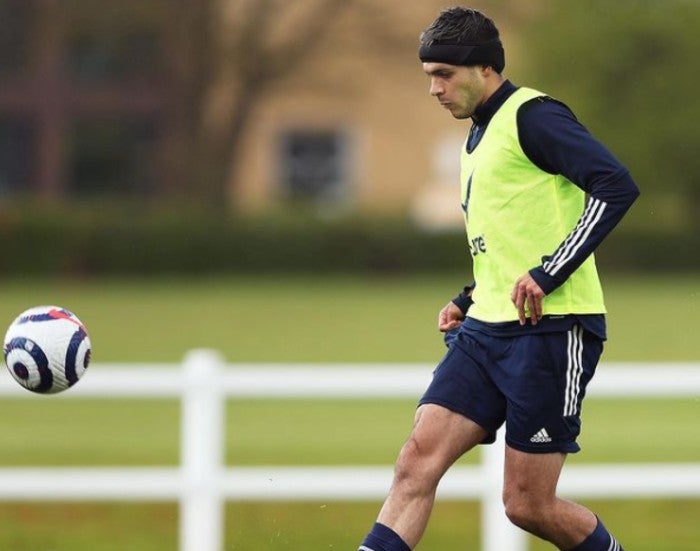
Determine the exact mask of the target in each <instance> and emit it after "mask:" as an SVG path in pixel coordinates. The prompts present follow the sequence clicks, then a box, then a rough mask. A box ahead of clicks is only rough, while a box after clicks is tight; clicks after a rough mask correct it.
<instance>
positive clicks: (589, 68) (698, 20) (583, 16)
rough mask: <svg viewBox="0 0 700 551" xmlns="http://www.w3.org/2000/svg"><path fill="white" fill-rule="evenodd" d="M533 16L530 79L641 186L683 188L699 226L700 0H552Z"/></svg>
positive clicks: (688, 217) (670, 191)
mask: <svg viewBox="0 0 700 551" xmlns="http://www.w3.org/2000/svg"><path fill="white" fill-rule="evenodd" d="M530 22H531V25H529V26H527V27H528V28H527V31H526V40H525V41H524V42H525V43H526V44H527V46H528V48H529V51H528V52H527V58H526V59H524V60H523V61H524V62H528V64H529V71H530V74H531V77H528V78H529V82H531V83H536V85H537V86H538V87H542V88H543V89H545V90H547V91H548V92H549V93H552V94H554V95H557V96H560V97H561V98H562V99H563V100H564V101H566V102H567V103H568V104H569V105H570V106H571V107H572V108H573V109H574V111H575V112H576V114H577V116H578V117H579V119H580V120H581V121H582V122H583V123H584V124H586V125H587V126H588V127H589V128H591V129H592V130H593V132H594V133H595V134H596V135H598V136H599V137H600V138H601V139H602V141H604V142H605V143H606V144H607V145H609V146H610V148H611V149H612V150H613V151H615V153H616V154H617V155H618V156H619V157H620V158H621V160H623V162H625V163H626V164H627V166H628V167H629V168H630V170H631V171H632V173H633V175H634V177H635V179H636V180H637V181H638V183H639V185H640V187H642V189H643V190H644V191H646V192H650V193H651V194H659V195H661V194H667V195H674V194H678V195H677V196H678V197H679V201H678V202H679V203H680V204H682V205H684V207H685V209H686V212H685V213H680V214H681V216H682V217H683V219H684V220H683V223H684V224H685V225H686V227H687V226H688V225H692V227H693V228H694V230H695V232H696V233H697V232H698V230H700V217H698V216H697V212H698V210H700V184H699V182H700V155H698V154H697V151H698V149H700V131H699V130H698V121H699V120H700V96H698V94H697V93H696V86H697V69H696V68H695V67H696V66H695V63H696V60H697V59H698V58H699V57H700V41H698V39H697V35H696V34H695V33H696V32H698V30H700V4H699V3H697V2H688V1H685V0H665V1H663V2H662V1H654V0H618V1H617V2H608V1H607V0H589V1H588V2H578V1H576V0H549V1H544V2H541V3H540V9H539V10H537V12H536V15H535V16H533V17H532V18H531V19H530ZM647 223H648V225H651V224H652V221H651V220H647Z"/></svg>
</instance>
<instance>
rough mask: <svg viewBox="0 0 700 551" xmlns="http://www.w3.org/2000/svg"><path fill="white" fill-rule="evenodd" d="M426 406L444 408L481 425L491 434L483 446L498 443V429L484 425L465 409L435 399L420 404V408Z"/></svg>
mask: <svg viewBox="0 0 700 551" xmlns="http://www.w3.org/2000/svg"><path fill="white" fill-rule="evenodd" d="M426 404H432V405H435V406H441V407H444V408H446V409H449V410H450V411H451V412H453V413H457V414H459V415H462V416H464V417H466V418H467V419H469V420H470V421H472V422H474V423H476V424H477V425H479V426H480V427H481V428H482V429H484V430H485V431H487V432H488V433H489V434H488V435H487V436H486V438H484V439H483V440H482V441H481V444H493V443H494V442H495V441H496V431H497V430H498V427H496V428H495V429H492V428H489V427H488V425H487V423H484V422H483V421H481V420H480V419H477V418H476V416H474V415H470V414H469V413H468V412H466V411H464V410H463V409H460V408H458V407H457V406H455V405H454V404H451V403H450V402H447V401H446V400H438V399H433V398H427V399H425V398H424V399H421V400H420V401H419V402H418V405H419V406H422V405H426Z"/></svg>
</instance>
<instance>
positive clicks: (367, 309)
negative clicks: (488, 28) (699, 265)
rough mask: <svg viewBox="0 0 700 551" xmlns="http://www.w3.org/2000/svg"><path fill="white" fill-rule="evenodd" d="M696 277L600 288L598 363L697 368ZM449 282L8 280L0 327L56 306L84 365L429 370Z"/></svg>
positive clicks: (452, 280)
mask: <svg viewBox="0 0 700 551" xmlns="http://www.w3.org/2000/svg"><path fill="white" fill-rule="evenodd" d="M697 282H698V277H697V276H685V277H680V276H679V277H655V278H652V277H649V278H644V279H639V278H637V279H629V278H622V277H617V278H613V277H610V278H606V280H605V282H604V284H605V290H606V300H607V305H608V310H609V312H610V313H609V316H608V318H609V324H608V325H609V333H610V340H609V341H608V343H607V345H606V352H605V356H604V359H605V360H607V361H623V360H625V361H627V360H656V361H698V360H700V340H698V339H697V338H696V334H697V330H698V323H699V322H698V319H699V315H700V290H698V285H697ZM463 284H464V281H463V280H462V279H461V278H460V277H458V276H453V277H442V278H435V277H433V278H429V277H403V278H398V277H397V278H381V279H376V278H366V279H365V278H357V277H346V278H325V277H317V278H309V277H279V278H274V277H271V276H266V277H260V278H233V277H232V278H218V279H204V280H196V281H195V280H177V279H171V280H144V281H135V280H114V281H102V280H99V281H93V280H88V281H54V282H52V281H29V282H16V281H7V282H4V283H3V285H2V286H0V320H3V319H4V320H5V321H6V323H8V324H9V322H10V321H11V320H12V319H13V318H14V317H15V316H16V315H17V314H19V313H20V312H21V311H23V310H24V309H26V308H28V307H29V306H33V305H38V304H46V303H52V304H58V305H60V306H64V307H66V308H69V309H71V310H73V311H74V312H75V313H76V314H78V316H80V317H81V319H82V320H83V322H84V323H85V324H86V325H87V327H88V329H89V331H90V336H91V339H92V343H93V352H94V359H95V361H109V362H111V361H134V362H136V361H179V360H180V359H181V358H182V356H183V355H184V353H185V352H186V351H187V350H189V349H191V348H198V347H209V348H216V349H218V350H221V351H222V352H223V353H224V355H225V357H226V358H227V359H228V361H231V362H236V361H272V362H334V361H342V362H364V361H378V362H382V361H386V362H430V363H432V362H435V361H436V359H437V358H439V356H440V355H441V354H442V351H443V345H442V341H441V337H440V335H439V334H438V333H437V330H436V326H437V313H438V311H439V310H440V308H442V306H444V304H445V303H446V302H447V301H448V300H449V299H450V298H452V297H453V296H454V295H455V294H456V292H457V290H459V288H460V287H461V285H463Z"/></svg>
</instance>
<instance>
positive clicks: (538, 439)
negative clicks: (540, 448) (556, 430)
mask: <svg viewBox="0 0 700 551" xmlns="http://www.w3.org/2000/svg"><path fill="white" fill-rule="evenodd" d="M551 441H552V438H551V437H550V436H549V434H547V429H544V428H543V429H540V430H538V431H537V434H534V435H533V436H532V438H530V442H533V443H534V444H544V443H545V442H551Z"/></svg>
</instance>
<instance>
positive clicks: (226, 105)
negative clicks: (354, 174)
mask: <svg viewBox="0 0 700 551" xmlns="http://www.w3.org/2000/svg"><path fill="white" fill-rule="evenodd" d="M178 9H179V12H178V14H177V17H176V25H175V26H174V27H173V31H172V35H171V45H172V49H173V50H174V51H175V52H177V53H176V55H175V56H174V58H173V60H172V63H173V64H174V67H175V69H176V73H177V74H178V75H179V82H180V85H181V86H182V87H183V93H182V94H180V97H182V98H183V99H182V103H181V105H180V107H179V111H180V118H181V124H182V125H183V127H184V129H185V130H184V132H182V135H183V136H186V141H185V142H184V143H182V144H180V145H181V151H183V152H186V154H185V155H180V156H179V157H180V158H179V162H180V170H181V171H182V172H183V173H186V174H187V175H188V177H187V179H188V180H189V181H190V185H191V195H192V196H193V197H201V198H208V199H209V200H210V201H211V202H212V203H213V204H214V205H219V206H222V207H223V206H225V205H226V201H225V198H226V195H227V194H226V186H228V185H229V183H230V182H232V181H233V182H234V185H235V178H236V172H237V168H238V166H239V164H240V163H241V162H242V159H241V152H242V144H243V141H244V139H245V136H246V132H247V131H248V130H249V129H250V125H251V122H252V121H253V120H254V118H255V111H256V108H257V107H258V106H260V105H261V104H263V102H264V101H266V100H267V99H269V97H270V95H271V94H272V93H274V92H278V91H279V90H282V89H283V87H284V86H287V85H288V84H289V83H290V81H292V80H295V79H299V78H300V72H301V70H302V69H303V68H304V67H305V64H306V63H307V61H308V60H309V58H310V57H312V56H313V55H314V54H316V53H317V52H319V51H321V49H323V51H334V52H335V51H338V52H343V53H344V54H347V52H348V51H353V52H360V54H359V55H362V54H363V53H366V52H367V49H368V48H371V49H372V52H373V53H374V54H375V55H376V51H377V50H381V51H382V55H392V54H395V53H396V52H398V51H403V52H406V51H407V50H406V47H409V48H412V47H414V46H415V44H416V43H417V31H416V32H415V33H408V34H407V33H405V32H404V31H403V30H399V29H401V25H397V24H396V22H397V20H400V19H401V18H402V17H403V14H402V13H400V12H399V13H397V14H392V15H391V21H390V20H389V13H388V10H387V9H386V8H385V7H381V6H377V5H376V3H375V2H371V1H370V0H307V1H304V2H287V1H285V0H239V1H237V2H232V1H228V0H198V1H190V0H181V2H179V7H178ZM348 18H350V20H351V21H353V22H355V23H354V24H353V25H351V27H352V28H353V31H351V32H348V30H347V25H345V26H344V25H343V24H340V23H341V22H342V23H347V20H348ZM390 22H393V23H394V24H390ZM409 28H410V27H409ZM403 29H406V26H403ZM326 76H327V75H324V74H318V72H315V74H309V75H304V78H305V79H306V81H307V82H310V83H312V84H313V85H318V86H324V85H325V86H328V84H329V83H328V82H325V83H324V82H323V80H324V78H325V77H326ZM353 84H354V83H352V82H350V83H348V81H347V79H345V81H344V82H343V84H342V88H343V91H346V92H347V91H348V89H349V87H351V86H353Z"/></svg>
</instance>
